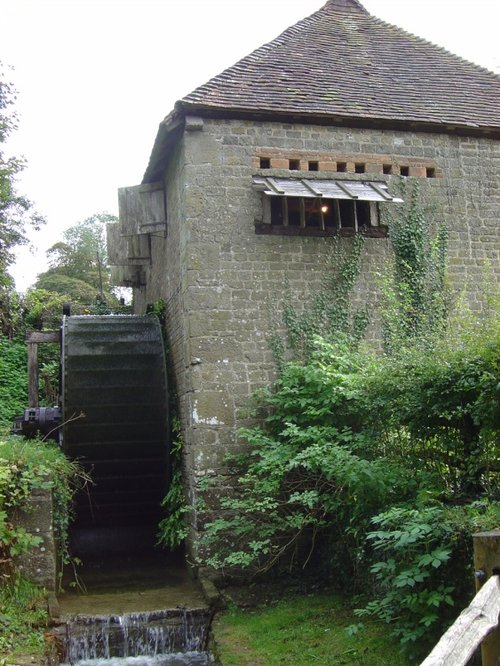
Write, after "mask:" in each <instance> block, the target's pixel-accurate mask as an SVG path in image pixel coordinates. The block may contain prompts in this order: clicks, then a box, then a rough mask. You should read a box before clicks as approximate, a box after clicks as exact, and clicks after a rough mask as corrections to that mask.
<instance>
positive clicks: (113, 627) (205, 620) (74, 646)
mask: <svg viewBox="0 0 500 666" xmlns="http://www.w3.org/2000/svg"><path fill="white" fill-rule="evenodd" d="M209 620H210V617H209V612H208V611H207V609H205V608H202V609H191V610H188V609H165V610H156V611H147V612H142V613H127V614H125V615H109V616H85V615H78V616H74V617H73V618H67V619H66V621H65V623H64V624H63V625H61V626H60V627H59V637H60V641H59V642H60V645H61V646H62V651H63V654H64V660H65V661H64V665H63V666H67V665H70V664H71V665H75V666H76V665H78V666H101V665H102V666H114V665H115V664H116V665H117V666H118V665H123V666H125V665H127V666H128V665H130V666H132V665H135V666H150V665H151V666H153V665H154V666H166V665H167V664H169V665H170V664H209V663H210V658H209V655H208V653H207V652H206V651H205V648H206V643H207V638H208V628H209Z"/></svg>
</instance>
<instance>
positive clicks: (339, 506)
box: [199, 188, 500, 652]
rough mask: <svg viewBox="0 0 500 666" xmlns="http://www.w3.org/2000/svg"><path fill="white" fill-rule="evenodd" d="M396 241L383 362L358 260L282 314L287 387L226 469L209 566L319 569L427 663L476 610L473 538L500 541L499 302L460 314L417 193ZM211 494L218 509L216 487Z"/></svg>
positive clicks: (280, 352)
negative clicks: (459, 617) (360, 597)
mask: <svg viewBox="0 0 500 666" xmlns="http://www.w3.org/2000/svg"><path fill="white" fill-rule="evenodd" d="M391 239H392V244H393V248H394V261H393V273H392V275H390V276H389V277H387V278H386V279H385V282H384V283H383V294H384V306H383V311H382V321H383V325H384V342H385V350H384V351H385V353H383V354H380V353H379V354H375V353H372V352H370V351H369V350H367V349H365V348H363V347H362V346H361V345H359V344H358V343H359V339H360V338H359V337H357V336H356V335H355V331H356V330H359V331H361V330H362V328H363V327H362V326H360V327H359V328H358V329H356V326H353V322H355V321H356V316H354V317H353V315H352V311H353V308H352V305H351V301H352V294H351V292H352V288H353V286H354V284H355V280H356V278H357V275H358V262H359V251H360V247H361V245H355V246H354V251H353V253H352V254H351V255H349V256H348V257H347V258H346V259H345V261H344V262H342V261H338V262H337V263H336V266H337V267H338V270H337V272H335V271H334V272H331V273H330V274H329V275H328V276H327V277H325V279H324V281H323V287H322V288H321V290H320V292H319V294H316V295H315V296H314V297H313V298H312V301H311V305H310V306H307V305H306V306H304V309H303V310H302V311H301V312H300V313H298V312H297V311H296V310H295V309H293V308H292V307H291V306H290V305H289V304H287V305H286V306H285V310H284V318H285V323H286V326H287V331H288V347H285V345H283V344H282V345H281V346H280V345H278V344H276V341H275V343H274V351H275V354H276V357H277V360H278V363H279V368H280V375H279V378H278V380H277V382H276V384H275V386H274V388H273V390H272V391H271V390H268V389H267V390H266V389H263V390H261V391H260V392H259V393H258V395H257V410H256V416H258V417H259V418H260V423H261V425H259V426H254V427H252V428H249V429H246V430H243V431H242V432H241V436H242V439H243V440H244V441H245V442H246V449H245V451H244V453H242V454H241V455H237V456H232V457H231V458H230V459H228V473H229V474H230V475H231V476H232V478H233V479H234V482H233V484H232V486H233V490H232V492H231V493H230V494H225V495H222V494H221V493H220V492H219V508H220V511H219V515H218V517H217V518H216V519H212V520H209V521H208V524H207V525H206V537H205V548H206V553H207V554H206V557H205V562H206V563H208V564H210V565H211V566H214V567H216V568H218V569H219V570H221V571H222V572H227V573H231V574H233V573H234V572H235V569H238V568H240V569H241V568H246V569H247V570H252V571H254V572H263V571H267V570H268V569H270V568H274V569H276V568H279V567H280V566H284V565H286V566H287V567H289V568H290V567H291V568H292V569H293V568H294V567H295V566H297V565H301V566H306V565H307V564H308V563H314V566H315V568H316V569H317V570H318V569H319V570H322V571H323V572H324V575H327V576H331V577H332V578H334V579H335V580H336V581H337V582H342V584H343V585H344V586H347V587H349V589H350V590H351V591H356V590H361V589H362V590H364V592H366V593H368V596H369V597H371V599H370V601H368V603H367V605H366V606H365V608H364V609H361V610H360V611H359V613H360V615H371V616H373V617H376V618H377V619H379V620H382V621H385V622H388V623H390V625H391V628H392V629H393V632H394V635H395V636H397V637H398V638H399V639H400V641H401V642H402V643H403V644H405V645H410V646H412V647H411V648H410V651H413V652H415V651H416V649H415V645H416V644H418V645H419V646H420V648H422V649H423V650H425V649H426V647H427V646H428V643H427V642H426V641H427V640H430V641H432V640H433V638H434V636H435V635H436V633H439V632H442V631H443V630H444V628H445V626H446V622H447V620H449V618H450V617H451V614H453V615H456V607H457V604H459V605H460V606H462V605H467V603H468V601H467V598H468V595H469V593H470V588H469V586H468V585H467V577H466V573H465V572H466V570H467V567H469V566H470V562H471V559H472V558H471V552H470V546H471V534H472V533H473V532H475V531H480V530H483V529H491V528H492V527H494V526H495V524H496V525H498V497H499V495H500V484H499V474H498V472H499V471H500V470H499V468H498V441H499V436H500V417H499V414H500V409H499V408H500V384H499V382H498V378H499V376H500V307H499V304H500V299H499V297H498V293H497V292H496V291H495V289H494V288H493V287H492V283H489V284H488V285H487V287H486V288H485V289H484V299H483V301H484V307H483V310H482V313H481V314H478V313H475V312H473V311H472V310H470V309H469V308H468V307H467V306H466V305H465V304H464V303H463V302H461V301H460V300H457V302H456V304H455V306H454V308H452V307H451V301H450V298H449V294H448V290H447V286H446V242H447V237H446V231H445V230H444V229H438V231H437V233H436V234H435V235H434V236H432V234H431V230H430V227H429V225H428V224H427V221H426V219H425V217H424V215H423V212H422V210H421V208H420V206H419V202H418V190H417V189H416V188H415V189H413V190H411V192H410V203H409V206H408V207H407V208H406V209H403V210H402V212H401V213H400V216H399V217H398V218H397V219H395V220H393V222H392V224H391ZM360 243H361V241H360ZM337 286H338V289H337ZM357 320H358V321H361V322H365V321H366V318H363V317H362V316H358V317H357ZM318 334H320V336H318ZM277 339H279V338H277ZM287 358H288V359H290V358H292V359H295V360H294V361H288V362H287V361H286V359H287ZM201 490H202V491H204V492H207V493H212V495H211V497H213V488H212V487H211V483H210V481H209V480H205V481H204V484H202V486H201ZM212 505H213V500H212V504H211V506H212ZM199 509H200V511H202V510H203V503H201V504H200V507H199ZM495 510H496V511H495ZM495 516H496V518H495ZM450 581H452V582H450ZM457 581H458V582H457ZM360 628H361V625H360V624H357V625H353V626H352V628H351V630H352V632H353V633H355V632H359V631H360Z"/></svg>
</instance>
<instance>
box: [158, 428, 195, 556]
mask: <svg viewBox="0 0 500 666" xmlns="http://www.w3.org/2000/svg"><path fill="white" fill-rule="evenodd" d="M172 432H173V433H174V441H173V443H172V445H171V448H170V465H171V469H172V473H171V479H170V486H169V489H168V492H167V494H166V495H165V497H164V498H163V501H162V503H161V505H162V507H163V508H164V509H165V513H166V516H165V518H163V519H162V520H161V521H160V523H159V525H158V543H159V544H160V545H162V546H165V547H166V548H168V549H169V550H175V549H176V548H177V547H178V546H180V545H182V543H183V542H184V539H185V538H186V536H187V524H186V521H185V514H186V513H187V512H188V511H189V507H188V506H187V505H186V499H185V496H184V487H183V483H182V469H181V462H182V458H181V456H182V437H181V432H180V423H179V420H178V419H177V418H174V419H173V427H172Z"/></svg>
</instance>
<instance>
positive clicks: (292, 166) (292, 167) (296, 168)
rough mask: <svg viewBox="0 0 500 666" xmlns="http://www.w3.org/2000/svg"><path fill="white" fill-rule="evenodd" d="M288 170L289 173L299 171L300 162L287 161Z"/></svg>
mask: <svg viewBox="0 0 500 666" xmlns="http://www.w3.org/2000/svg"><path fill="white" fill-rule="evenodd" d="M288 168H289V169H290V171H299V169H300V160H288Z"/></svg>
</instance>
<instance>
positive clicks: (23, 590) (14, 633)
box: [0, 577, 48, 665]
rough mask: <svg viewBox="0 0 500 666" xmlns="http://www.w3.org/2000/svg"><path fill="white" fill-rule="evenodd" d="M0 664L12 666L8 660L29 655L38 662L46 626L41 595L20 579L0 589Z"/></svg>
mask: <svg viewBox="0 0 500 666" xmlns="http://www.w3.org/2000/svg"><path fill="white" fill-rule="evenodd" d="M0 608H1V609H2V610H1V613H0V655H1V656H2V657H4V658H5V659H6V661H4V660H3V659H1V658H0V664H1V665H3V664H10V663H16V662H15V661H14V662H12V661H11V660H10V659H9V660H8V661H7V658H8V657H9V656H11V655H12V656H15V655H16V654H24V653H29V654H30V655H32V656H33V657H34V656H35V655H37V656H39V657H40V658H42V655H43V653H44V650H45V645H44V636H43V630H44V629H45V627H46V626H47V620H48V615H47V610H46V608H47V603H46V599H45V592H44V590H42V589H41V588H39V587H38V586H36V585H34V584H33V583H30V582H29V581H27V580H25V579H24V578H21V577H16V578H14V579H13V580H12V581H11V583H10V584H8V585H5V584H4V585H1V586H0Z"/></svg>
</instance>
